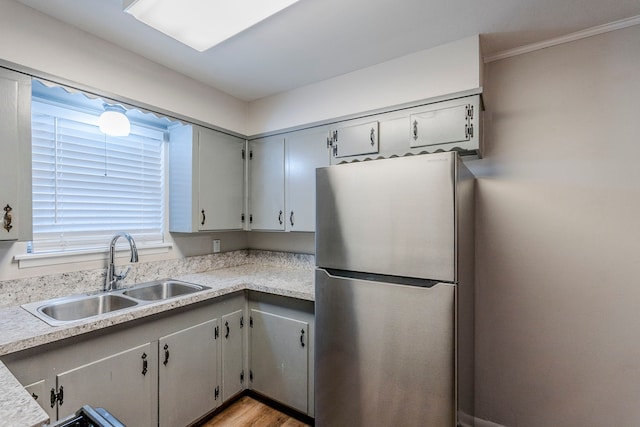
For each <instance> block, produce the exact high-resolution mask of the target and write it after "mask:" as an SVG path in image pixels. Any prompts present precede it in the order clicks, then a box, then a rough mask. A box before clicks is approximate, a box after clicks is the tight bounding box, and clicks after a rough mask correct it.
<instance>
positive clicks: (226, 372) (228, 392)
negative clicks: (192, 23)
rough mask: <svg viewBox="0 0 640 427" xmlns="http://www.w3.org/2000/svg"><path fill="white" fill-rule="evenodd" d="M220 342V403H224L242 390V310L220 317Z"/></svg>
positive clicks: (243, 337) (243, 373)
mask: <svg viewBox="0 0 640 427" xmlns="http://www.w3.org/2000/svg"><path fill="white" fill-rule="evenodd" d="M220 323H221V325H220V327H221V330H220V341H221V343H222V401H223V402H226V401H227V400H229V399H231V398H232V397H233V396H235V395H237V394H238V393H240V392H241V391H242V390H244V388H245V385H246V381H245V376H246V375H245V369H244V365H245V363H244V361H245V351H244V342H245V336H244V335H245V334H244V310H236V311H233V312H231V313H228V314H225V315H224V316H222V320H221V322H220Z"/></svg>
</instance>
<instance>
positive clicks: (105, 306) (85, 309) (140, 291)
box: [22, 279, 211, 326]
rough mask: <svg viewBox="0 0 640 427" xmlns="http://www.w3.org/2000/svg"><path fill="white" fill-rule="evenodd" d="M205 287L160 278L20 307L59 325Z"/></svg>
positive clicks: (187, 293) (52, 323)
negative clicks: (101, 291) (107, 290)
mask: <svg viewBox="0 0 640 427" xmlns="http://www.w3.org/2000/svg"><path fill="white" fill-rule="evenodd" d="M207 289H211V288H209V287H208V286H202V285H196V284H195V283H188V282H183V281H180V280H173V279H164V280H157V281H154V282H147V283H141V284H139V285H136V286H134V287H131V288H127V289H119V290H115V291H111V292H104V293H101V294H95V295H74V296H68V297H61V298H55V299H51V300H47V301H40V302H35V303H29V304H24V305H23V306H22V307H23V308H24V309H25V310H27V311H28V312H30V313H31V314H33V315H35V316H36V317H38V318H40V319H41V320H44V321H45V322H47V323H48V324H50V325H52V326H59V325H64V324H67V323H69V322H74V321H78V320H84V319H88V318H90V317H94V316H98V315H100V314H106V313H111V312H114V311H118V310H123V309H125V308H132V307H136V306H141V305H145V304H151V303H153V302H156V301H164V300H168V299H171V298H175V297H178V296H181V295H189V294H193V293H196V292H201V291H204V290H207Z"/></svg>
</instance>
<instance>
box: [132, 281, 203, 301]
mask: <svg viewBox="0 0 640 427" xmlns="http://www.w3.org/2000/svg"><path fill="white" fill-rule="evenodd" d="M205 289H209V288H208V287H206V286H200V285H196V284H194V283H187V282H181V281H179V280H171V279H167V280H159V281H157V282H149V283H145V284H142V285H138V286H134V287H133V288H130V289H126V290H125V291H123V292H122V294H123V295H126V296H128V297H131V298H135V299H138V300H143V301H158V300H163V299H168V298H174V297H177V296H180V295H188V294H192V293H194V292H200V291H203V290H205Z"/></svg>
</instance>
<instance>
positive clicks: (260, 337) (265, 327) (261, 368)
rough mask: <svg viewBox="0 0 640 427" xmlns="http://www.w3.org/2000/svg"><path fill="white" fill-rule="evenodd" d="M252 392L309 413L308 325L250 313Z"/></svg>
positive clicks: (252, 310) (268, 315) (297, 321)
mask: <svg viewBox="0 0 640 427" xmlns="http://www.w3.org/2000/svg"><path fill="white" fill-rule="evenodd" d="M251 324H252V326H251V332H250V333H251V344H250V348H251V373H252V377H253V379H252V382H251V388H252V389H253V390H255V391H257V392H259V393H262V394H264V395H266V396H269V397H270V398H272V399H274V400H277V401H279V402H281V403H283V404H285V405H288V406H291V407H292V408H294V409H297V410H298V411H300V412H302V413H307V409H308V402H307V397H308V396H307V390H308V371H309V368H308V364H309V360H308V359H309V354H308V343H309V324H308V323H307V322H301V321H299V320H296V319H291V318H288V317H283V316H278V315H275V314H271V313H267V312H264V311H260V310H256V309H251Z"/></svg>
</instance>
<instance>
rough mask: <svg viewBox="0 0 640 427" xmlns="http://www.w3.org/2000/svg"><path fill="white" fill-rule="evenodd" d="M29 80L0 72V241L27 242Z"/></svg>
mask: <svg viewBox="0 0 640 427" xmlns="http://www.w3.org/2000/svg"><path fill="white" fill-rule="evenodd" d="M30 114H31V80H30V79H29V78H28V77H27V76H24V75H22V74H18V73H15V72H13V71H9V70H5V69H0V183H2V185H0V217H2V221H1V222H0V224H1V227H0V240H30V239H31V230H32V226H31V221H32V219H31V210H32V208H31V117H30Z"/></svg>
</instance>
